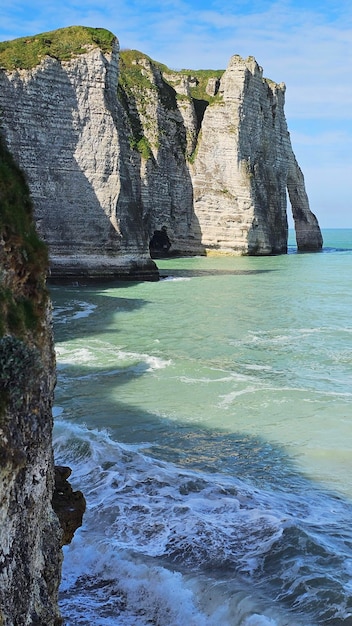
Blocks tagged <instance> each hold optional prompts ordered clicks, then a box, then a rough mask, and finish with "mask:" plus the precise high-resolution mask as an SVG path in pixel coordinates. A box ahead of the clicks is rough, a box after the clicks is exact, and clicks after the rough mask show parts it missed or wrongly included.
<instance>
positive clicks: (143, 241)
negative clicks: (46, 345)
mask: <svg viewBox="0 0 352 626" xmlns="http://www.w3.org/2000/svg"><path fill="white" fill-rule="evenodd" d="M0 66H2V68H3V69H2V70H1V71H0V106H1V110H2V126H3V130H4V133H5V136H6V139H7V142H8V144H9V146H10V148H11V151H12V153H13V154H14V156H15V158H16V160H17V161H18V162H19V163H20V165H21V167H22V168H23V170H24V171H25V172H26V174H27V177H28V182H29V186H30V190H31V194H32V197H33V201H34V206H35V216H36V220H37V224H38V229H39V232H40V234H41V235H42V236H43V237H44V239H45V240H46V241H47V242H48V244H49V248H50V259H51V261H50V262H51V268H52V273H53V275H60V276H69V275H74V274H75V275H79V274H90V275H97V276H99V275H115V276H117V275H118V276H120V277H126V278H149V279H154V278H157V276H158V273H157V269H156V266H155V264H154V262H153V261H152V260H151V258H150V254H149V251H150V247H151V249H152V252H154V253H156V254H158V253H162V252H163V251H165V250H169V252H170V253H179V254H202V253H204V252H205V251H206V250H208V249H213V250H217V251H219V252H223V251H225V252H228V253H237V254H238V253H239V254H257V255H261V254H277V253H284V252H286V250H287V214H286V191H288V194H289V198H290V202H291V205H292V213H293V217H294V221H295V227H296V234H297V244H298V248H299V249H300V250H312V251H316V250H320V249H321V247H322V237H321V233H320V229H319V225H318V222H317V220H316V218H315V216H314V215H313V214H312V212H311V211H310V208H309V203H308V198H307V194H306V191H305V186H304V179H303V175H302V172H301V170H300V168H299V166H298V164H297V162H296V159H295V156H294V154H293V151H292V147H291V143H290V138H289V133H288V131H287V125H286V120H285V115H284V92H285V88H284V85H282V84H281V85H277V84H276V83H273V82H272V81H269V80H266V79H265V78H263V75H262V70H261V68H260V67H259V66H258V65H257V63H256V61H255V60H254V59H253V58H249V59H246V60H243V59H242V58H240V57H238V56H234V57H232V59H231V60H230V63H229V66H228V68H227V70H226V71H225V72H222V71H217V72H206V71H198V72H193V71H191V70H187V71H182V72H172V71H170V70H169V69H168V68H167V67H166V66H163V65H161V64H158V63H155V62H153V61H152V60H151V59H149V58H148V57H146V56H145V55H143V54H141V53H138V52H136V51H125V52H121V53H119V49H118V43H117V40H116V38H115V37H114V36H113V35H112V34H111V33H109V32H108V31H104V30H102V29H89V28H81V27H71V28H67V29H62V30H59V31H53V32H51V33H45V34H42V35H38V36H37V37H32V38H27V39H21V40H15V41H14V42H5V43H3V44H0Z"/></svg>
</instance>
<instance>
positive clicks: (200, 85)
mask: <svg viewBox="0 0 352 626" xmlns="http://www.w3.org/2000/svg"><path fill="white" fill-rule="evenodd" d="M224 71H225V70H181V71H180V72H178V73H179V74H186V75H187V76H191V77H194V78H196V79H197V85H196V86H195V87H191V90H190V91H191V95H192V98H194V99H195V100H206V101H208V102H211V101H212V100H213V99H214V96H209V94H207V92H206V88H207V84H208V81H209V79H210V78H221V76H222V75H223V73H224Z"/></svg>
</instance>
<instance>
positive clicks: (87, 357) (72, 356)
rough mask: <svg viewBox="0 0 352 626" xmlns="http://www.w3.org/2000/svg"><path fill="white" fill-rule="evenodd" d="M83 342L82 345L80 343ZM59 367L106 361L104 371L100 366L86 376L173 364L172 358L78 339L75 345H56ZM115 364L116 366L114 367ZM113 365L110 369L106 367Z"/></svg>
mask: <svg viewBox="0 0 352 626" xmlns="http://www.w3.org/2000/svg"><path fill="white" fill-rule="evenodd" d="M80 344H81V345H80ZM55 350H56V358H57V364H58V367H59V368H60V367H63V366H64V365H76V364H77V365H83V366H84V365H87V364H88V365H91V366H94V365H100V366H101V363H104V372H103V373H100V372H99V368H97V369H96V370H95V372H91V373H89V374H87V375H86V376H84V377H91V376H101V375H105V376H109V375H116V374H117V373H119V372H121V371H123V372H126V371H129V370H130V371H134V372H135V373H138V371H141V372H143V373H144V372H145V371H149V372H152V371H154V370H159V369H163V368H165V367H168V366H169V365H170V364H171V360H169V359H163V358H161V357H159V356H157V355H151V354H143V353H142V354H140V353H137V352H129V351H127V350H124V349H123V347H120V346H115V345H113V344H111V343H108V342H102V341H94V340H90V342H89V343H88V345H87V342H86V341H83V340H81V341H76V342H75V345H74V346H72V345H67V343H57V344H56V346H55ZM113 366H115V367H113ZM107 367H111V369H110V370H109V371H106V369H105V368H107Z"/></svg>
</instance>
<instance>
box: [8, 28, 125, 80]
mask: <svg viewBox="0 0 352 626" xmlns="http://www.w3.org/2000/svg"><path fill="white" fill-rule="evenodd" d="M114 39H115V36H114V35H113V34H112V33H111V32H110V31H108V30H105V29H104V28H89V27H86V26H69V27H68V28H60V29H58V30H53V31H50V32H47V33H41V34H40V35H34V36H33V37H21V38H20V39H14V40H11V41H3V42H0V67H2V68H5V69H6V70H14V69H16V68H18V69H31V68H32V67H35V66H36V65H38V64H39V63H40V61H41V59H42V58H43V57H45V56H47V55H48V56H51V57H54V58H56V59H59V60H60V61H68V60H69V59H71V58H72V57H75V56H77V55H79V54H84V53H85V52H87V49H89V48H90V47H92V48H93V47H94V48H97V47H98V48H101V49H102V51H103V52H110V51H111V48H112V44H113V41H114Z"/></svg>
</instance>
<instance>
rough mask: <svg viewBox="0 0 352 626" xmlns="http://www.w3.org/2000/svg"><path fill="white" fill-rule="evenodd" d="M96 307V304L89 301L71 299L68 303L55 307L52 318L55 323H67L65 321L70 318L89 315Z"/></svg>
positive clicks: (68, 320)
mask: <svg viewBox="0 0 352 626" xmlns="http://www.w3.org/2000/svg"><path fill="white" fill-rule="evenodd" d="M96 308H97V305H96V304H93V303H91V302H84V301H81V300H72V301H71V303H70V304H69V305H66V306H61V307H55V309H54V311H53V318H54V320H55V324H67V322H71V321H72V320H77V319H82V318H85V317H89V316H90V315H91V314H92V313H93V311H94V310H95V309H96Z"/></svg>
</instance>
